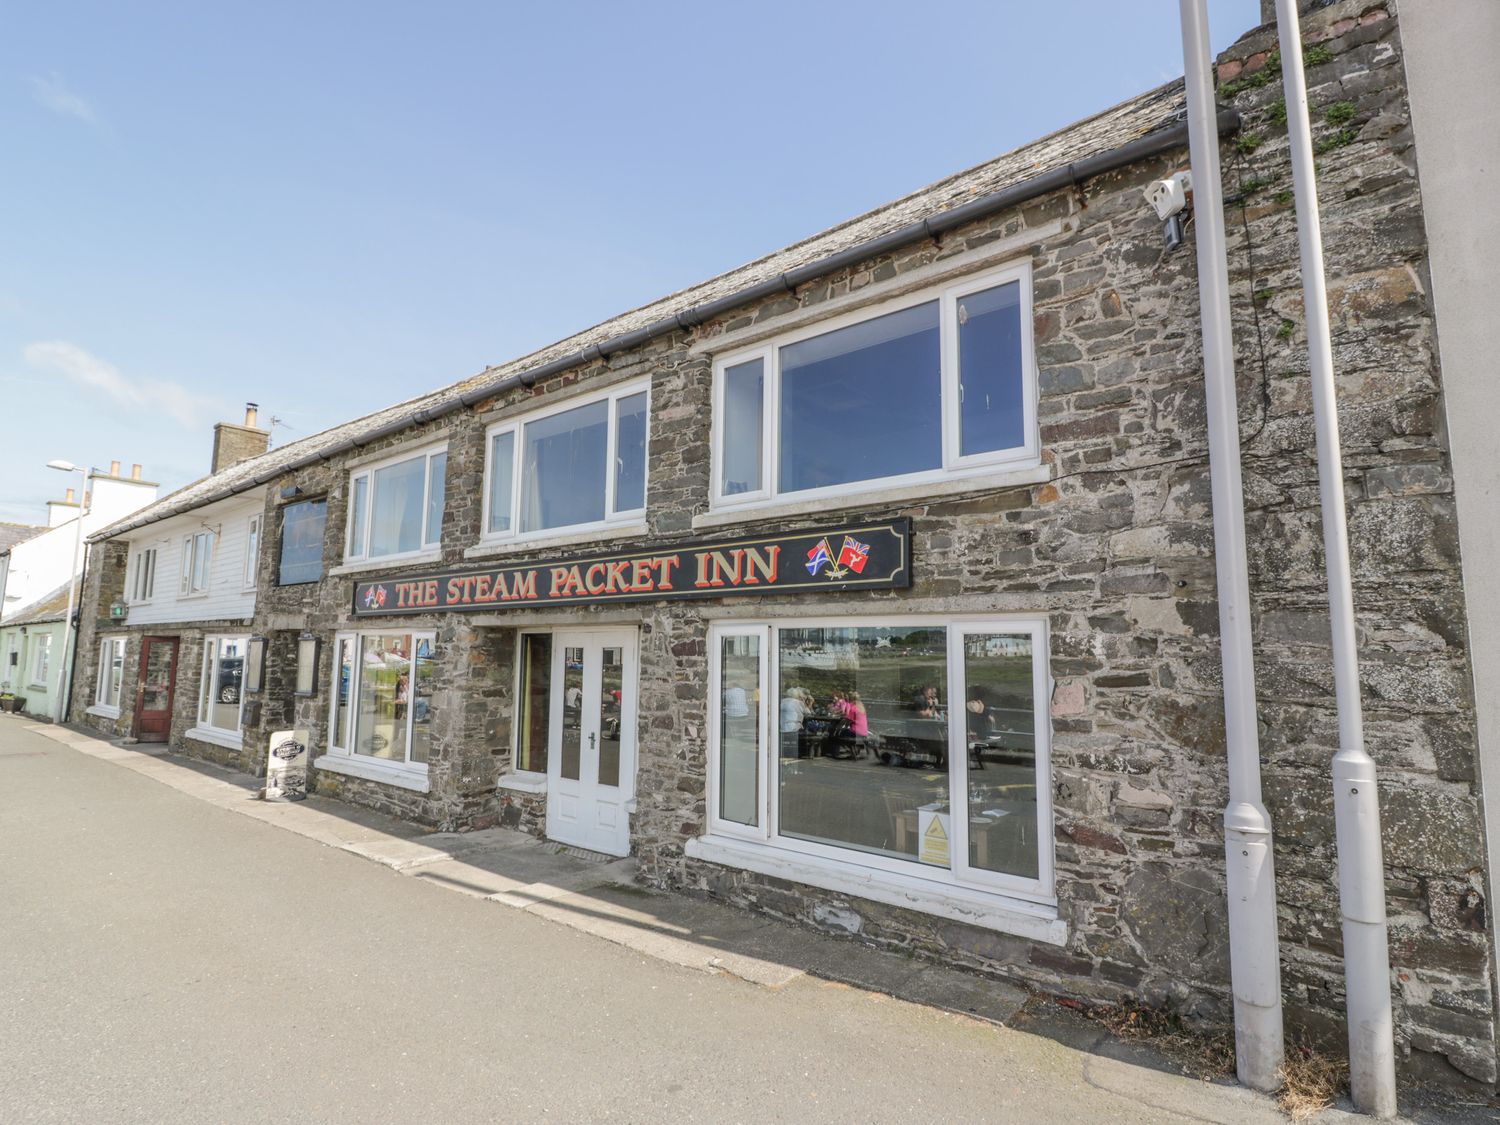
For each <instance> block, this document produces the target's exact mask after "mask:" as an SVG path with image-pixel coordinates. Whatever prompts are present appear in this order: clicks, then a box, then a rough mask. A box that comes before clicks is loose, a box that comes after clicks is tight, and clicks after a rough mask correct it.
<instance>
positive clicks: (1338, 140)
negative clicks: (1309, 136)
mask: <svg viewBox="0 0 1500 1125" xmlns="http://www.w3.org/2000/svg"><path fill="white" fill-rule="evenodd" d="M1358 136H1359V130H1358V129H1340V130H1339V131H1338V132H1337V133H1332V134H1330V135H1328V136H1326V137H1324V138H1323V139H1322V140H1321V141H1319V142H1318V143H1317V144H1315V145H1314V146H1313V151H1314V152H1316V153H1317V154H1318V155H1319V156H1322V155H1323V154H1324V153H1325V152H1332V151H1333V150H1334V149H1336V148H1343V147H1344V146H1345V145H1350V144H1353V143H1354V140H1355V138H1356V137H1358Z"/></svg>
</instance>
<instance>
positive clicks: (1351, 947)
mask: <svg viewBox="0 0 1500 1125" xmlns="http://www.w3.org/2000/svg"><path fill="white" fill-rule="evenodd" d="M1276 23H1277V29H1278V31H1277V34H1278V36H1279V38H1280V40H1281V73H1282V77H1283V80H1284V85H1285V93H1286V110H1287V113H1286V118H1287V133H1288V139H1289V140H1290V142H1291V150H1292V190H1293V194H1294V195H1295V197H1296V200H1297V234H1298V240H1299V242H1300V249H1301V257H1302V299H1303V306H1304V308H1305V309H1306V310H1307V352H1308V363H1309V367H1310V368H1311V371H1312V394H1313V423H1314V428H1315V430H1316V432H1317V440H1318V484H1319V489H1320V499H1321V502H1322V508H1323V554H1324V555H1325V556H1326V558H1327V560H1328V562H1327V565H1328V614H1329V619H1330V621H1331V623H1332V626H1333V684H1334V695H1335V698H1336V699H1337V701H1338V712H1339V750H1338V753H1337V754H1335V755H1334V757H1333V813H1334V820H1335V826H1336V835H1337V839H1338V871H1339V906H1340V908H1341V909H1342V911H1343V915H1344V991H1345V993H1346V1000H1345V1003H1346V1005H1347V1013H1348V1019H1349V1085H1350V1090H1351V1093H1352V1095H1353V1098H1354V1104H1355V1106H1356V1107H1357V1108H1358V1109H1361V1110H1363V1111H1364V1112H1365V1113H1369V1114H1373V1115H1375V1116H1376V1117H1390V1116H1393V1115H1394V1114H1395V1112H1396V1051H1395V1044H1394V1041H1393V1035H1392V1020H1391V971H1390V954H1389V951H1388V950H1387V948H1386V930H1385V861H1384V857H1383V856H1382V854H1381V843H1380V800H1379V794H1378V793H1377V791H1376V787H1375V763H1374V761H1373V760H1372V759H1371V758H1370V755H1369V754H1367V753H1366V752H1365V734H1364V723H1363V719H1362V717H1361V715H1360V700H1359V651H1358V649H1357V648H1356V642H1355V636H1354V586H1353V582H1352V580H1351V578H1350V574H1349V529H1348V526H1347V522H1346V515H1345V510H1344V468H1343V456H1342V453H1341V451H1340V448H1339V415H1338V398H1337V392H1336V390H1335V387H1334V382H1333V346H1332V343H1331V341H1330V339H1329V330H1328V293H1327V291H1326V289H1325V287H1324V274H1323V229H1322V223H1321V221H1320V219H1319V217H1318V185H1317V179H1316V171H1315V168H1314V166H1313V150H1312V130H1311V126H1310V125H1309V123H1308V114H1307V79H1306V77H1305V76H1304V75H1303V72H1302V32H1301V27H1300V21H1299V19H1298V16H1297V5H1296V3H1295V2H1294V0H1276Z"/></svg>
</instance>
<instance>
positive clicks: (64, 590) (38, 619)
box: [5, 582, 69, 629]
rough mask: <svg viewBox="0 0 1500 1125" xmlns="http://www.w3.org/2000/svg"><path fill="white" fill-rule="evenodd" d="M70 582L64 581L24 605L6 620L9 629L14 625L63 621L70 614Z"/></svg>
mask: <svg viewBox="0 0 1500 1125" xmlns="http://www.w3.org/2000/svg"><path fill="white" fill-rule="evenodd" d="M68 585H69V584H68V583H66V582H65V583H63V584H62V585H61V586H59V587H58V588H57V589H55V590H53V591H52V592H51V593H50V594H44V595H43V596H42V597H40V598H38V599H37V600H36V601H34V602H32V603H31V604H30V605H28V606H22V607H21V608H20V609H19V610H18V611H16V613H15V615H14V616H13V617H10V618H8V619H7V620H6V622H5V627H6V628H7V629H9V628H11V627H12V626H14V625H42V624H45V623H47V622H49V621H61V620H62V619H63V618H65V617H66V616H67V615H68Z"/></svg>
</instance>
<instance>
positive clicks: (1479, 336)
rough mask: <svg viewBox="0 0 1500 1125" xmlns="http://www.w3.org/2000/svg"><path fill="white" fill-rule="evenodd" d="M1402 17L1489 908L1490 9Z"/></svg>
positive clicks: (1495, 855) (1493, 262) (1498, 179)
mask: <svg viewBox="0 0 1500 1125" xmlns="http://www.w3.org/2000/svg"><path fill="white" fill-rule="evenodd" d="M1400 16H1401V41H1402V45H1403V47H1404V48H1405V54H1406V76H1407V83H1408V88H1409V90H1410V97H1411V111H1412V123H1413V125H1414V130H1415V134H1416V144H1417V171H1418V175H1419V177H1420V179H1421V187H1422V210H1423V212H1424V214H1425V215H1426V220H1427V238H1428V244H1429V247H1428V252H1429V255H1430V262H1431V269H1432V296H1433V301H1434V305H1435V308H1436V310H1437V326H1438V349H1439V356H1440V359H1441V362H1442V373H1443V393H1444V398H1445V400H1446V408H1447V414H1448V432H1449V446H1450V449H1451V450H1452V457H1453V486H1454V494H1455V496H1456V499H1457V502H1458V529H1459V547H1460V550H1461V552H1462V555H1463V579H1464V600H1465V602H1466V603H1467V606H1468V615H1469V621H1468V626H1469V650H1470V653H1471V655H1472V658H1473V664H1474V688H1475V692H1474V697H1475V710H1476V713H1477V716H1478V724H1479V760H1480V782H1481V785H1482V786H1483V794H1484V807H1485V826H1486V838H1487V846H1488V851H1489V857H1488V858H1489V871H1490V878H1491V883H1490V909H1491V911H1493V910H1494V902H1495V899H1494V892H1495V882H1494V880H1495V878H1496V875H1497V873H1500V567H1497V566H1496V565H1495V560H1496V559H1497V558H1500V458H1497V457H1496V456H1495V431H1496V426H1497V423H1500V382H1497V378H1496V377H1497V375H1500V362H1497V361H1496V359H1495V358H1494V353H1495V333H1494V327H1493V322H1494V303H1495V294H1496V293H1497V292H1500V204H1497V201H1500V125H1497V123H1500V85H1497V83H1496V80H1495V72H1494V54H1495V48H1496V46H1497V45H1500V3H1497V2H1496V0H1420V2H1405V0H1403V3H1402V4H1401V11H1400ZM1474 858H1475V861H1476V863H1477V862H1478V861H1479V859H1480V857H1479V856H1475V857H1474Z"/></svg>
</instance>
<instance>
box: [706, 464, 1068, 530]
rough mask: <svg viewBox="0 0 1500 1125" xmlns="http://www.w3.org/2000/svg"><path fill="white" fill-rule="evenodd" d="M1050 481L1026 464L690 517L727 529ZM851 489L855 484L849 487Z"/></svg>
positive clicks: (1043, 468)
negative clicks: (741, 525)
mask: <svg viewBox="0 0 1500 1125" xmlns="http://www.w3.org/2000/svg"><path fill="white" fill-rule="evenodd" d="M1051 479H1052V466H1050V465H1025V466H1022V467H1006V468H997V469H992V470H989V471H987V472H980V473H974V474H972V475H970V476H955V477H949V478H947V479H944V480H939V481H927V482H925V483H921V484H903V485H898V486H896V487H894V488H873V489H870V490H869V491H867V492H852V491H851V492H849V493H847V494H845V495H843V496H820V497H818V498H817V499H815V500H788V499H782V500H776V501H773V502H772V503H769V504H766V503H761V504H747V505H745V506H744V507H743V508H716V509H714V510H713V511H710V512H705V513H704V514H702V515H699V516H694V517H693V530H694V531H697V530H698V529H700V528H705V527H728V526H731V525H734V524H743V523H756V522H759V521H761V520H773V519H786V518H787V517H789V516H807V515H817V514H819V513H822V512H847V511H849V510H850V509H852V508H869V507H876V506H882V505H887V506H888V505H893V504H905V503H910V502H913V501H919V500H930V499H936V498H939V497H943V496H957V495H960V494H962V493H966V492H992V491H996V490H998V489H1005V488H1023V487H1026V486H1029V485H1033V484H1045V483H1046V482H1047V481H1049V480H1051ZM849 487H850V488H851V489H853V488H857V487H858V486H857V485H850V486H849Z"/></svg>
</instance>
